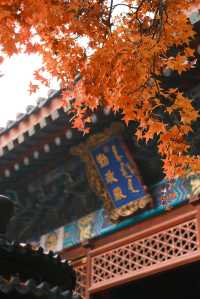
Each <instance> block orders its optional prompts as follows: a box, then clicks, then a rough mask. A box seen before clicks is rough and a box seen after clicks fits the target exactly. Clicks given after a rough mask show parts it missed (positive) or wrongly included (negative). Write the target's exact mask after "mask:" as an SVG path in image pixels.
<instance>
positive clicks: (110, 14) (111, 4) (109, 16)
mask: <svg viewBox="0 0 200 299" xmlns="http://www.w3.org/2000/svg"><path fill="white" fill-rule="evenodd" d="M112 10H113V0H111V1H110V10H109V15H108V26H109V28H110V31H111V27H112V24H111V17H112Z"/></svg>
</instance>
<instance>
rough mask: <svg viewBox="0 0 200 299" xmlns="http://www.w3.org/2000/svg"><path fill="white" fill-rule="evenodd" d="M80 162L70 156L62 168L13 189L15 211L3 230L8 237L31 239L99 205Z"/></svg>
mask: <svg viewBox="0 0 200 299" xmlns="http://www.w3.org/2000/svg"><path fill="white" fill-rule="evenodd" d="M81 164H83V162H81V160H80V159H79V158H77V157H72V159H71V160H70V161H68V162H67V163H66V165H65V166H64V167H58V168H57V169H54V170H52V171H50V172H49V173H47V174H45V175H43V176H42V177H40V178H39V179H37V178H36V179H35V180H34V181H33V182H32V183H31V184H29V185H28V186H24V190H17V191H19V192H18V197H17V198H16V199H15V203H16V205H15V213H14V216H13V217H12V218H11V220H10V224H9V226H8V231H7V237H8V238H9V239H12V240H13V239H14V240H18V241H27V240H30V241H31V240H32V239H34V240H35V239H37V238H38V237H40V236H41V235H43V234H46V233H48V232H49V231H51V230H54V229H56V228H58V227H60V226H63V225H65V224H67V223H68V222H72V221H74V220H77V219H78V218H81V217H83V216H85V215H86V214H88V213H91V212H93V211H94V210H96V209H98V208H101V206H102V203H101V200H100V199H98V198H97V197H96V195H95V194H94V193H93V192H92V190H91V189H90V188H89V186H88V183H87V180H86V175H85V171H84V167H81V166H82V165H81Z"/></svg>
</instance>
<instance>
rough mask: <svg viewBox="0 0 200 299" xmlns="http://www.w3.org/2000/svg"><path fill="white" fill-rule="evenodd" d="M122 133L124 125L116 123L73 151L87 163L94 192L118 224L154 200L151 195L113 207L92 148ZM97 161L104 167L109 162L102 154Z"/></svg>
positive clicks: (136, 172)
mask: <svg viewBox="0 0 200 299" xmlns="http://www.w3.org/2000/svg"><path fill="white" fill-rule="evenodd" d="M122 132H123V126H122V124H121V123H114V124H113V125H112V126H111V127H110V128H109V129H106V130H105V131H104V132H103V133H99V134H96V135H93V136H91V137H90V138H89V139H88V140H87V141H86V142H85V143H82V144H80V145H78V146H76V147H73V148H72V149H71V154H73V155H77V156H79V157H81V159H82V160H83V161H84V162H85V169H86V174H87V179H88V182H89V184H90V186H91V188H92V189H93V190H94V192H95V193H96V194H97V195H98V196H99V197H101V198H102V199H103V202H104V207H105V208H106V209H107V210H108V211H109V214H110V219H111V221H112V222H117V221H119V220H120V219H121V218H124V217H127V216H130V215H132V214H133V213H135V212H137V211H138V210H139V209H144V208H145V207H146V206H148V205H152V198H151V197H150V195H148V194H147V195H145V196H143V197H142V198H140V199H137V200H134V201H132V202H129V203H128V204H126V205H124V206H121V207H118V208H116V207H115V206H114V205H113V202H112V201H111V199H110V196H109V194H108V192H107V190H106V188H105V186H104V184H103V182H102V180H101V179H100V175H99V173H98V170H97V168H96V164H95V161H94V159H93V157H92V155H91V152H90V151H91V149H92V148H95V147H96V146H97V144H98V145H99V144H103V143H105V142H106V141H108V140H109V139H110V138H111V137H113V136H115V135H121V133H122ZM97 159H98V163H100V164H101V165H104V166H105V163H107V162H108V161H107V160H106V157H105V156H103V155H102V154H101V155H98V157H97ZM132 164H133V165H132V167H133V169H134V172H135V174H136V175H137V177H138V178H140V175H139V173H138V170H137V167H136V165H135V163H134V162H132ZM122 170H123V169H122ZM108 176H109V177H108ZM107 177H108V179H109V180H111V179H112V182H113V181H116V179H115V178H114V177H113V174H112V173H108V175H107ZM130 183H131V182H130ZM130 187H132V190H133V186H132V185H131V186H130ZM134 191H135V190H134ZM122 195H123V194H122Z"/></svg>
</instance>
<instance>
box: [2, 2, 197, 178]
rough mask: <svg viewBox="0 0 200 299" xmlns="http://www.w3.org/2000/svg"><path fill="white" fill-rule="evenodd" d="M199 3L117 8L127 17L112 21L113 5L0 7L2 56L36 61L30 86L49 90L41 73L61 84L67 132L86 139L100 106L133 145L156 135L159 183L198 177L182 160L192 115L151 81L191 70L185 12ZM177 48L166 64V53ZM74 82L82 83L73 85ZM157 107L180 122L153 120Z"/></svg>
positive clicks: (180, 98) (188, 159)
mask: <svg viewBox="0 0 200 299" xmlns="http://www.w3.org/2000/svg"><path fill="white" fill-rule="evenodd" d="M199 2H200V1H199V0H124V1H122V3H121V4H122V5H121V7H126V15H122V16H119V15H118V16H116V17H114V16H113V14H114V12H115V9H117V6H118V8H119V6H120V5H119V1H118V2H117V3H118V5H115V2H113V1H106V0H34V1H33V0H0V47H1V51H2V52H3V53H6V54H7V55H9V56H11V55H13V54H18V53H21V52H25V53H28V54H32V53H39V54H40V55H41V56H42V58H43V67H42V68H41V69H40V70H38V71H37V72H36V73H35V79H36V80H39V81H41V82H42V83H44V84H46V85H48V80H47V79H45V77H44V76H43V72H44V71H48V73H49V74H51V75H52V76H54V77H57V78H58V80H60V81H61V84H62V88H63V90H65V91H66V92H64V93H63V96H64V100H65V103H66V105H69V107H70V109H69V111H70V112H71V113H73V114H74V115H75V117H74V118H73V126H74V127H76V128H78V129H81V130H83V131H84V130H85V131H87V130H88V129H87V123H88V122H90V120H91V118H90V115H91V112H92V111H94V109H97V108H98V107H99V106H104V107H108V108H110V109H111V110H112V111H114V112H117V111H119V112H121V113H122V115H123V119H124V121H125V123H126V124H128V123H129V122H130V121H135V122H137V124H138V128H137V131H136V136H137V139H138V140H139V139H142V138H143V139H145V140H146V141H148V140H149V139H151V138H154V137H155V135H157V138H158V150H159V153H160V154H161V156H162V158H163V167H164V171H165V173H166V175H167V176H168V177H174V176H181V175H184V174H185V173H186V172H188V171H190V172H193V171H199V170H200V158H199V157H198V156H190V155H189V154H188V150H189V145H188V144H187V142H186V138H185V137H186V136H187V134H188V133H189V132H191V130H192V128H191V125H192V123H193V122H194V121H196V120H197V118H198V117H199V115H198V112H197V111H196V110H195V109H194V107H193V105H192V102H191V100H190V99H188V98H186V97H185V96H184V95H183V94H182V93H180V92H179V91H178V90H177V89H170V90H168V91H164V90H162V88H161V84H160V81H159V80H158V79H157V78H159V76H160V74H162V72H163V69H167V68H170V69H171V70H173V71H177V72H178V73H179V74H181V73H182V72H184V71H187V70H188V69H189V68H190V67H191V64H190V61H191V57H193V55H194V53H193V51H192V49H190V48H189V42H190V40H191V38H193V37H194V32H193V30H192V26H191V24H190V23H189V22H188V19H187V16H186V12H188V11H189V10H190V8H191V6H194V5H195V4H199ZM111 5H112V6H111ZM183 44H184V48H183V50H182V51H181V52H179V53H178V54H177V55H175V56H173V57H169V55H168V54H167V53H168V52H167V51H168V50H169V49H170V48H172V47H178V46H179V45H183ZM77 74H79V75H80V77H81V80H80V81H79V83H78V84H73V82H74V78H75V77H76V76H77ZM30 89H31V90H32V91H35V90H36V89H37V85H36V84H32V85H30ZM70 89H73V92H72V93H73V101H72V100H70V99H71V97H69V94H70V92H71V91H70ZM74 98H75V99H74ZM159 107H161V108H162V110H163V111H164V112H165V113H167V114H168V115H169V116H170V115H173V113H178V115H179V119H180V121H179V122H178V123H174V124H173V123H170V124H169V123H167V122H164V121H163V120H162V119H160V118H159V117H157V115H156V113H155V111H156V109H158V108H159Z"/></svg>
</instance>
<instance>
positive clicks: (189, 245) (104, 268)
mask: <svg viewBox="0 0 200 299" xmlns="http://www.w3.org/2000/svg"><path fill="white" fill-rule="evenodd" d="M197 250H198V240H197V222H196V220H191V221H187V222H184V223H182V224H180V225H177V226H174V227H172V228H169V229H167V230H163V231H161V232H159V233H157V234H153V235H151V236H149V237H146V238H143V239H140V240H136V241H130V242H129V243H128V244H126V245H123V246H119V247H117V248H115V249H112V250H108V251H106V252H105V253H101V254H99V255H97V256H93V257H92V260H91V262H92V269H91V270H92V273H91V281H90V282H91V287H92V288H95V287H97V286H99V285H102V284H107V283H109V281H111V280H112V281H113V280H115V279H117V278H118V279H119V280H120V279H123V277H125V276H132V277H134V276H136V275H137V274H139V273H141V272H142V271H146V270H147V269H149V270H150V269H152V268H155V267H158V265H159V264H160V263H165V262H168V263H169V260H170V262H172V261H173V259H176V260H177V259H180V258H182V257H183V256H186V255H191V254H196V252H197Z"/></svg>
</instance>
